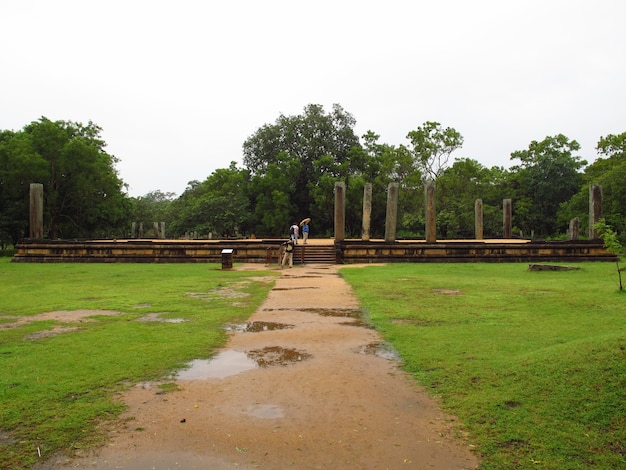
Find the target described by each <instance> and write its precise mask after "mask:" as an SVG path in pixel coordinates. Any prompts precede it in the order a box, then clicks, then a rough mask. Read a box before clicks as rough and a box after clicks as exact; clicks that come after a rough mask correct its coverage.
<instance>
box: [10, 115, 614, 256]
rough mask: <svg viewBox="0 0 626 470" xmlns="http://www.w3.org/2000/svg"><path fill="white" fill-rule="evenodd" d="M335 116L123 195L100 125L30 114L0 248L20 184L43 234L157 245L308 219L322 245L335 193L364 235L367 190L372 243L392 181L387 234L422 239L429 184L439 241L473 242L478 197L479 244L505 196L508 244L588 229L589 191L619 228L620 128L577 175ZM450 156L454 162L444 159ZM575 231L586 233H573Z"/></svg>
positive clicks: (14, 139) (536, 148) (281, 231)
mask: <svg viewBox="0 0 626 470" xmlns="http://www.w3.org/2000/svg"><path fill="white" fill-rule="evenodd" d="M355 124H356V120H355V119H354V117H353V116H352V115H351V114H350V113H348V112H347V111H345V110H344V109H343V108H342V107H341V106H339V105H334V106H333V108H332V110H331V111H330V112H328V113H327V112H325V110H324V108H323V107H322V106H320V105H314V104H311V105H308V106H306V107H305V108H304V109H303V112H302V113H301V114H299V115H295V116H285V115H282V114H281V115H280V116H279V117H278V118H277V120H276V122H274V123H272V124H266V125H264V126H262V127H260V128H259V129H257V131H256V132H254V133H253V134H252V135H250V136H249V137H248V138H247V139H246V140H245V142H243V144H242V145H243V147H242V151H243V168H240V167H238V166H237V164H236V163H235V162H232V163H231V164H230V166H229V167H228V168H220V169H218V170H215V171H214V172H213V173H212V174H211V175H209V176H208V177H207V178H206V179H205V180H204V181H190V182H189V183H188V186H187V188H186V189H185V191H184V192H183V194H181V195H180V196H178V197H177V196H176V195H175V194H173V193H163V192H161V191H159V190H155V191H152V192H150V193H148V194H146V195H145V196H142V197H136V198H132V197H129V196H128V195H127V194H125V192H124V189H125V185H124V183H123V181H122V180H121V179H120V178H119V176H118V174H117V171H116V169H115V164H116V163H117V159H116V158H115V157H113V156H112V155H109V154H107V153H106V152H105V150H104V148H105V143H104V142H103V141H102V140H101V138H100V131H101V129H100V128H99V127H98V126H97V125H95V124H93V123H91V122H90V123H88V125H86V126H84V125H82V124H80V123H73V122H64V121H56V122H53V121H50V120H48V119H46V118H43V117H42V118H41V119H40V120H39V121H35V122H32V123H30V124H29V125H27V126H26V127H24V129H23V130H21V131H18V132H14V131H0V241H1V242H2V244H3V245H4V244H7V243H14V242H15V241H17V240H18V239H19V238H21V237H24V236H28V193H29V185H30V183H34V182H40V183H43V184H44V190H45V195H44V205H45V214H44V223H45V236H46V237H49V238H57V237H63V238H76V237H122V236H130V234H131V223H132V222H136V223H143V224H144V225H145V226H146V227H150V226H152V224H153V223H154V222H165V224H166V227H167V230H166V232H167V236H168V237H172V238H177V237H185V236H190V234H193V236H197V237H208V236H213V237H247V236H252V235H254V236H257V237H285V236H287V229H288V227H289V225H291V224H292V223H294V222H298V221H300V220H301V219H303V218H305V217H311V218H312V223H311V230H312V237H328V236H332V235H333V229H334V224H333V214H334V185H335V183H336V182H338V181H343V182H344V183H345V184H346V232H347V233H346V235H347V236H349V237H359V236H360V235H361V217H362V201H363V189H364V187H365V184H366V183H371V184H372V188H373V191H372V193H373V204H372V226H371V231H370V232H371V236H372V237H374V238H379V237H382V236H383V234H384V227H385V210H386V198H387V195H386V192H387V187H388V185H389V183H391V182H397V183H399V184H400V192H399V202H398V214H399V218H398V219H399V220H398V232H397V233H398V236H399V237H405V238H420V237H423V236H424V183H425V182H426V181H427V180H434V181H435V182H436V187H437V196H436V197H437V203H436V206H437V231H438V234H437V236H438V238H440V239H445V238H473V236H474V204H475V201H476V200H477V199H481V200H482V201H483V212H484V236H485V237H487V238H497V237H501V236H502V200H503V199H512V201H513V224H514V234H515V236H523V237H531V236H534V237H542V238H550V237H563V236H565V233H566V231H567V228H568V226H569V221H570V220H571V219H573V218H575V217H578V218H579V219H580V222H581V227H587V226H588V205H589V189H588V188H589V185H590V184H592V183H595V184H599V185H601V186H602V188H603V217H604V219H605V220H606V221H607V223H608V224H610V225H611V226H612V227H614V229H615V230H616V232H617V233H618V234H622V233H624V232H625V231H626V220H625V218H624V215H625V214H624V209H623V207H626V188H625V187H624V184H623V181H625V180H626V132H624V133H622V134H617V135H614V134H609V135H607V136H605V137H600V138H599V141H598V145H597V152H598V158H597V159H596V160H595V161H594V162H593V164H591V165H589V166H587V162H586V161H584V160H582V159H581V157H580V156H579V155H577V153H576V152H578V151H579V150H580V145H579V144H578V142H576V141H575V140H571V139H570V138H568V137H566V136H564V135H562V134H559V135H556V136H547V137H545V138H544V139H543V140H541V141H532V142H531V143H530V144H529V146H528V148H527V149H524V150H517V151H513V152H512V153H511V159H512V160H513V161H517V162H518V164H516V165H515V166H513V167H511V168H510V169H505V168H503V167H492V168H487V167H485V166H483V165H482V164H480V163H479V162H478V161H477V160H475V159H473V158H470V157H467V156H466V157H461V156H458V154H459V152H461V151H462V145H463V136H462V135H461V133H460V132H458V131H457V130H456V129H453V128H450V127H443V126H442V125H441V124H440V123H438V122H430V121H429V122H425V123H423V124H422V125H420V126H418V127H417V128H416V129H415V130H409V131H408V132H407V135H406V138H407V143H406V144H398V145H390V144H387V143H381V142H380V141H379V140H380V136H379V135H377V134H376V133H375V132H373V131H368V132H367V133H366V134H365V135H363V136H362V137H361V138H359V137H358V136H357V135H356V134H355V132H354V126H355ZM453 154H454V155H455V156H456V158H455V159H454V160H452V155H453ZM582 233H584V229H583V230H582Z"/></svg>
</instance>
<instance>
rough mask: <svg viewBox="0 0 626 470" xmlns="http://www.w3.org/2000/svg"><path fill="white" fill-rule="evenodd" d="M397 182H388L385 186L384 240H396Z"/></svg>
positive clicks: (387, 241)
mask: <svg viewBox="0 0 626 470" xmlns="http://www.w3.org/2000/svg"><path fill="white" fill-rule="evenodd" d="M399 187H400V185H399V184H398V183H389V186H388V187H387V216H386V218H385V242H386V243H393V242H395V241H396V229H397V227H398V188H399Z"/></svg>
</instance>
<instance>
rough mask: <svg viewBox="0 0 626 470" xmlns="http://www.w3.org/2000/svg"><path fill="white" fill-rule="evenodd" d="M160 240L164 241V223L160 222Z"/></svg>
mask: <svg viewBox="0 0 626 470" xmlns="http://www.w3.org/2000/svg"><path fill="white" fill-rule="evenodd" d="M161 238H162V239H163V240H165V222H161Z"/></svg>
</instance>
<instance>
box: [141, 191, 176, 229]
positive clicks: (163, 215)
mask: <svg viewBox="0 0 626 470" xmlns="http://www.w3.org/2000/svg"><path fill="white" fill-rule="evenodd" d="M175 198H176V194H175V193H171V192H168V193H164V192H162V191H160V190H158V189H157V190H155V191H150V192H149V193H148V194H146V195H144V196H140V197H137V198H132V200H131V202H132V209H131V216H130V218H131V220H132V221H133V222H138V223H141V222H143V223H144V224H151V223H153V222H164V223H165V225H166V227H167V228H166V231H168V232H169V228H170V224H171V223H172V220H173V219H172V215H173V214H172V211H171V210H170V205H171V204H172V201H174V199H175Z"/></svg>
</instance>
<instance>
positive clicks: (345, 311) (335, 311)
mask: <svg viewBox="0 0 626 470" xmlns="http://www.w3.org/2000/svg"><path fill="white" fill-rule="evenodd" d="M299 310H301V311H302V312H309V313H316V314H317V315H321V316H323V317H350V318H361V310H359V309H354V308H301V309H299Z"/></svg>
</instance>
